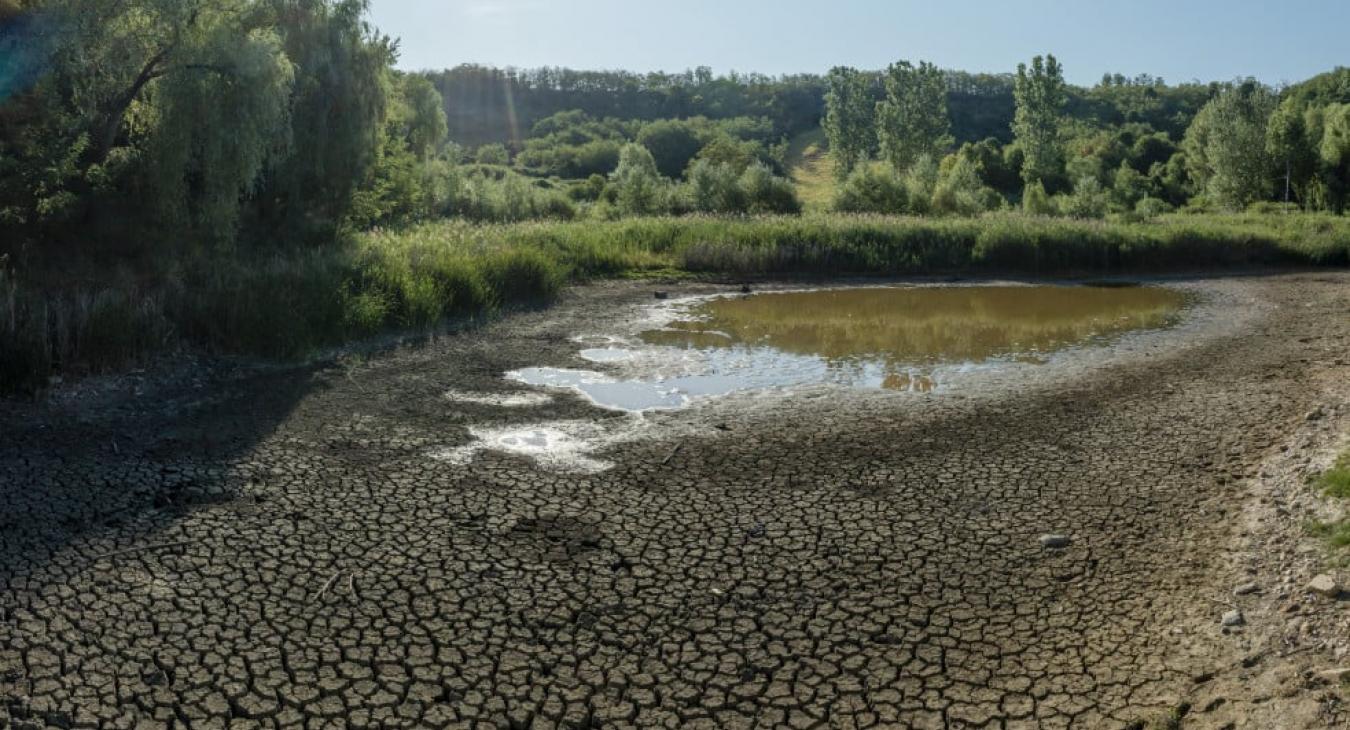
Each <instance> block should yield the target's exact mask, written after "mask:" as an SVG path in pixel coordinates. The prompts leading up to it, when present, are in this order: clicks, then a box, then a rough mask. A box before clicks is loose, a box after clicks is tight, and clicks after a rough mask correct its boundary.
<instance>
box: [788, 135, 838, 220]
mask: <svg viewBox="0 0 1350 730" xmlns="http://www.w3.org/2000/svg"><path fill="white" fill-rule="evenodd" d="M785 162H786V164H787V168H788V176H789V177H790V178H791V179H792V182H793V184H794V185H796V186H797V197H798V198H799V199H800V200H801V201H802V206H803V207H804V208H805V209H806V211H807V212H823V211H826V210H829V208H830V205H831V204H832V203H833V202H834V191H835V180H834V161H833V160H832V159H831V158H830V150H829V147H828V143H827V142H826V139H825V132H824V131H823V130H820V129H816V130H813V131H810V132H803V133H801V134H799V135H797V136H796V137H794V138H793V139H792V140H791V142H790V143H789V145H788V149H787V155H786V156H785Z"/></svg>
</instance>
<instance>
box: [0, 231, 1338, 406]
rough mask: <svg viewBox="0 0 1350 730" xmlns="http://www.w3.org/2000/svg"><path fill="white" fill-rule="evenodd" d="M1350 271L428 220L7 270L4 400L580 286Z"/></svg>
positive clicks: (1169, 249)
mask: <svg viewBox="0 0 1350 730" xmlns="http://www.w3.org/2000/svg"><path fill="white" fill-rule="evenodd" d="M1348 261H1350V218H1338V217H1331V216H1317V215H1245V216H1182V215H1175V216H1167V217H1164V218H1162V219H1159V220H1157V221H1154V222H1147V223H1122V222H1116V223H1110V222H1085V221H1072V220H1066V219H1050V218H1035V217H1028V216H1023V215H1020V214H996V215H988V216H985V217H982V218H949V219H940V218H904V217H885V216H846V215H826V214H819V215H807V216H800V217H794V216H780V217H761V218H746V217H726V218H712V217H697V216H692V217H685V218H636V219H624V220H617V221H599V220H581V221H567V222H562V221H553V222H528V223H515V224H487V225H479V224H472V223H466V222H463V221H441V222H436V223H427V224H422V225H418V226H414V227H410V228H407V229H403V230H397V231H375V232H371V233H366V234H361V235H357V236H354V237H351V238H350V239H348V240H345V241H343V242H341V243H339V244H334V245H331V246H329V247H325V248H311V249H302V248H284V249H282V250H279V251H278V250H272V251H267V250H261V249H252V250H239V251H235V252H233V253H231V254H229V255H215V256H205V257H197V258H191V257H184V258H181V259H175V258H173V257H168V256H146V257H142V259H141V260H140V261H138V262H137V263H136V264H135V265H134V267H133V266H132V265H126V266H125V267H124V268H126V270H118V268H117V267H103V268H99V267H98V266H93V265H91V266H87V267H86V269H87V270H88V272H89V273H86V274H85V275H82V276H71V275H70V270H71V267H70V266H68V265H65V264H64V263H62V265H60V266H52V268H50V269H48V270H45V271H40V270H37V269H30V270H26V271H25V270H20V271H17V272H10V273H5V272H4V271H3V269H0V391H7V392H13V391H19V390H28V389H33V388H40V387H41V386H42V385H43V384H45V383H46V382H47V379H48V376H50V375H53V374H61V375H82V374H88V373H97V372H104V371H109V370H116V369H118V368H122V367H126V366H127V365H128V364H131V363H135V362H138V361H141V360H144V359H146V358H149V357H152V356H154V355H156V354H160V353H163V352H165V351H169V350H172V349H174V348H177V347H183V346H187V347H192V348H196V349H199V350H203V351H206V352H211V353H241V354H250V355H261V356H265V357H272V358H294V357H300V356H303V355H306V354H308V353H311V352H314V351H315V350H316V349H319V348H323V347H326V346H331V345H336V344H340V343H343V342H347V341H351V340H355V339H360V338H364V337H368V336H370V335H372V334H375V333H378V332H382V331H390V330H427V329H430V328H433V327H436V326H438V325H439V324H440V323H441V322H443V321H445V320H446V319H447V318H452V317H477V316H481V315H487V314H491V313H492V312H494V311H496V310H499V309H501V308H503V307H511V306H517V305H523V304H529V303H546V302H548V301H549V300H551V299H552V298H553V297H554V296H556V295H557V293H558V292H559V291H560V290H561V288H562V287H563V286H565V285H566V284H567V283H568V282H574V281H582V280H586V279H592V278H618V277H644V276H656V275H682V276H698V275H734V276H737V277H754V276H774V275H780V276H781V275H789V276H791V275H806V276H824V275H841V274H845V275H847V274H856V275H867V274H875V275H899V274H928V273H976V274H978V273H1015V274H1027V275H1033V276H1035V275H1071V274H1082V275H1092V274H1100V273H1107V272H1126V271H1128V272H1167V271H1183V270H1212V269H1216V268H1233V267H1250V266H1267V265H1281V264H1293V265H1318V264H1320V265H1337V266H1344V265H1345V264H1346V263H1347V262H1348Z"/></svg>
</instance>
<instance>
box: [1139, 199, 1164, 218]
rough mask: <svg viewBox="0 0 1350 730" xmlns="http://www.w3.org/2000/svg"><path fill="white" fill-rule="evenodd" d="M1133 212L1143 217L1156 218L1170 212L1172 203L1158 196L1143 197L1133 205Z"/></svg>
mask: <svg viewBox="0 0 1350 730" xmlns="http://www.w3.org/2000/svg"><path fill="white" fill-rule="evenodd" d="M1134 212H1135V213H1137V214H1139V215H1140V216H1142V217H1144V218H1146V219H1147V218H1157V217H1158V216H1160V215H1163V214H1165V213H1171V212H1172V204H1171V203H1168V202H1167V201H1166V200H1159V199H1158V198H1143V199H1141V200H1140V201H1139V202H1138V203H1135V205H1134Z"/></svg>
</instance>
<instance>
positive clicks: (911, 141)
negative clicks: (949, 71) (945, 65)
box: [876, 61, 955, 172]
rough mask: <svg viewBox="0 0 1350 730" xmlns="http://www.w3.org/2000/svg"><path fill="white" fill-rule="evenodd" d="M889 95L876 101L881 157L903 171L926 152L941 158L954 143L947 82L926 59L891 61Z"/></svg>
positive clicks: (887, 79) (887, 83) (886, 78)
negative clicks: (915, 63)
mask: <svg viewBox="0 0 1350 730" xmlns="http://www.w3.org/2000/svg"><path fill="white" fill-rule="evenodd" d="M885 87H886V98H885V99H884V100H883V101H880V102H878V103H877V109H876V118H877V141H878V143H879V146H880V150H881V156H882V157H883V158H884V159H885V160H886V161H887V162H889V163H890V164H891V166H892V167H894V168H895V169H896V171H897V172H901V171H904V170H906V169H908V168H909V166H910V165H912V164H914V161H915V160H917V159H918V158H919V157H921V156H923V155H928V156H930V157H932V158H933V159H938V158H941V157H942V155H943V153H944V152H946V151H947V149H948V148H949V147H951V146H952V144H953V143H954V141H955V140H954V138H953V137H952V135H951V120H950V118H949V117H948V116H947V81H946V78H944V76H943V73H942V71H940V70H938V68H937V66H934V65H933V64H931V63H928V62H927V61H920V62H919V65H918V66H914V65H911V64H910V62H909V61H901V62H899V63H893V64H891V66H890V68H888V69H887V70H886V77H885Z"/></svg>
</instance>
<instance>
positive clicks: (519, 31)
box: [371, 0, 1350, 85]
mask: <svg viewBox="0 0 1350 730" xmlns="http://www.w3.org/2000/svg"><path fill="white" fill-rule="evenodd" d="M371 16H372V19H373V20H374V22H375V24H376V25H377V26H379V27H380V29H381V30H383V31H384V32H386V33H388V34H390V35H392V36H395V37H398V38H400V39H401V40H402V49H403V57H402V61H401V63H400V65H401V66H402V67H403V68H407V69H438V68H446V67H451V66H456V65H458V64H460V63H466V62H474V63H483V64H489V65H496V66H508V65H509V66H521V67H534V66H570V67H572V68H578V69H615V68H622V69H628V70H632V71H653V70H665V71H682V70H684V69H686V68H692V67H694V66H699V65H708V66H712V67H713V69H714V70H716V71H717V72H719V73H723V72H726V71H728V70H732V69H735V70H737V71H759V72H763V73H770V74H779V73H793V72H817V73H819V72H824V71H826V70H828V69H829V68H830V67H831V66H835V65H851V66H857V67H860V68H882V67H884V66H885V65H886V64H887V63H889V62H891V61H894V60H897V59H901V58H906V59H910V60H915V61H917V60H920V59H923V60H929V61H932V62H934V63H936V64H937V65H939V66H942V67H944V68H955V69H963V70H967V71H989V72H999V71H1012V70H1013V69H1015V68H1016V66H1017V62H1018V61H1019V60H1022V59H1026V58H1029V57H1030V56H1032V55H1035V54H1037V53H1043V52H1051V53H1054V54H1055V55H1056V56H1058V57H1059V59H1060V61H1061V62H1062V63H1063V64H1064V66H1065V74H1066V76H1067V77H1068V79H1069V81H1070V82H1073V83H1077V84H1087V85H1090V84H1093V83H1095V82H1096V81H1097V80H1098V79H1100V78H1101V75H1102V73H1104V72H1107V71H1110V72H1120V73H1124V74H1127V75H1131V76H1132V75H1134V74H1138V73H1150V74H1153V75H1155V76H1162V77H1163V78H1165V79H1167V80H1168V81H1169V82H1173V83H1175V82H1179V81H1189V80H1191V79H1200V80H1202V81H1213V80H1229V79H1233V78H1236V77H1239V76H1255V77H1256V78H1258V79H1261V80H1262V81H1266V82H1269V83H1278V82H1281V81H1300V80H1302V79H1305V78H1307V77H1309V76H1312V75H1314V74H1317V73H1320V72H1322V71H1326V70H1329V69H1331V68H1334V67H1335V66H1337V65H1350V42H1347V41H1350V0H1259V1H1258V0H1166V1H1164V0H1112V1H1107V0H1003V1H995V0H924V1H917V0H889V1H888V0H811V1H807V0H664V1H662V2H650V1H648V0H371Z"/></svg>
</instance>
